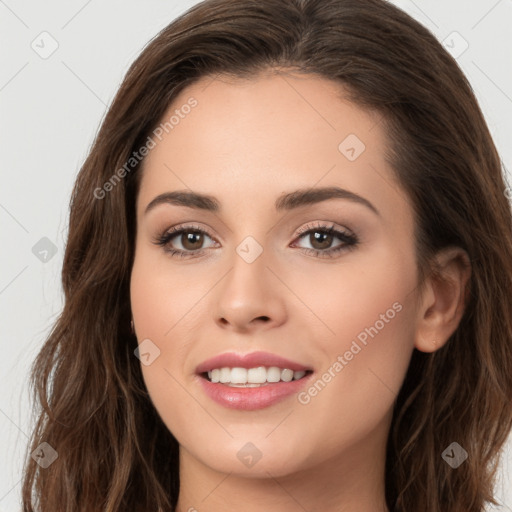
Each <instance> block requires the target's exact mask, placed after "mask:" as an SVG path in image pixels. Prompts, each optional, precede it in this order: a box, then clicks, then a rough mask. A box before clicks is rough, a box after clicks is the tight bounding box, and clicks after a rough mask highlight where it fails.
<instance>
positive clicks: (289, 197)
mask: <svg viewBox="0 0 512 512" xmlns="http://www.w3.org/2000/svg"><path fill="white" fill-rule="evenodd" d="M329 199H347V200H349V201H352V202H354V203H358V204H361V205H363V206H366V207H367V208H369V209H370V210H371V211H373V212H374V213H375V214H377V215H380V213H379V211H378V210H377V208H375V206H374V205H373V204H372V203H370V201H368V200H367V199H365V198H364V197H361V196H359V195H357V194H355V193H354V192H350V191H349V190H345V189H343V188H340V187H322V188H310V189H299V190H295V191H294V192H289V193H287V194H283V195H281V196H279V197H278V198H277V199H276V202H275V209H276V211H278V212H279V211H283V210H293V209H295V208H300V207H302V206H307V205H312V204H316V203H320V202H322V201H327V200H329ZM160 204H173V205H176V206H186V207H188V208H195V209H199V210H205V211H209V212H220V211H221V204H220V202H219V200H218V199H216V198H215V197H213V196H211V195H207V194H200V193H198V192H192V191H190V190H176V191H173V192H164V193H163V194H160V195H158V196H156V197H155V198H154V199H153V200H152V201H151V202H150V203H149V204H148V205H147V207H146V210H145V212H144V214H147V213H148V212H149V211H150V210H152V209H154V208H155V207H156V206H158V205H160Z"/></svg>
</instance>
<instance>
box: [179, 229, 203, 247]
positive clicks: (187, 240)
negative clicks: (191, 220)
mask: <svg viewBox="0 0 512 512" xmlns="http://www.w3.org/2000/svg"><path fill="white" fill-rule="evenodd" d="M202 236H203V235H202V233H187V234H185V243H183V242H182V243H183V247H185V248H186V249H190V250H192V251H193V250H194V249H196V248H197V247H195V246H194V237H199V238H198V239H196V240H195V242H196V243H195V245H196V246H197V245H199V246H201V245H202V242H203V239H202ZM198 241H199V244H197V242H198ZM189 243H192V246H191V247H188V246H187V244H189Z"/></svg>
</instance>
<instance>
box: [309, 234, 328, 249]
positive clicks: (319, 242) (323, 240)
mask: <svg viewBox="0 0 512 512" xmlns="http://www.w3.org/2000/svg"><path fill="white" fill-rule="evenodd" d="M333 238H334V237H333V236H332V235H331V234H329V233H325V232H322V231H312V232H311V233H310V234H309V240H310V243H311V245H312V247H313V249H318V250H324V249H329V248H330V246H331V244H332V241H333Z"/></svg>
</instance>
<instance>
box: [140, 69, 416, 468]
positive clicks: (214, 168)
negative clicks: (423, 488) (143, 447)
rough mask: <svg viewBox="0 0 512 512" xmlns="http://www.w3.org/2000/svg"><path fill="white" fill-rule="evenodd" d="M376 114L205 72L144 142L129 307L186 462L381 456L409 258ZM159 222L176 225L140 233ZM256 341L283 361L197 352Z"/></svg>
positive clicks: (314, 90) (400, 361)
mask: <svg viewBox="0 0 512 512" xmlns="http://www.w3.org/2000/svg"><path fill="white" fill-rule="evenodd" d="M171 116H174V117H171ZM380 121H381V119H380V116H379V115H377V114H375V115H373V114H370V113H368V112H366V111H363V110H361V109H360V108H358V107H356V106H354V105H353V104H351V103H349V102H348V101H346V100H343V99H342V97H341V88H340V87H339V86H338V85H336V84H334V83H332V82H330V81H327V80H325V79H322V78H317V77H313V76H304V75H294V76H291V75H283V76H279V75H272V76H270V75H268V76H261V77H258V78H254V79H253V80H251V81H241V80H237V81H233V80H231V81H228V80H227V79H222V78H217V79H215V80H212V79H211V78H208V79H203V80H201V81H200V82H198V83H196V84H194V85H193V86H190V87H189V88H187V89H185V90H184V91H182V92H181V94H180V95H179V97H178V98H177V99H176V101H175V103H174V104H173V106H172V108H169V110H168V112H167V114H166V116H165V119H163V120H162V123H165V122H167V125H166V126H164V125H161V126H160V127H159V128H157V130H155V132H153V135H152V141H150V142H149V141H148V146H149V147H150V148H151V149H150V152H149V154H148V156H147V157H146V160H145V164H144V170H143V177H142V182H141V188H140V193H139V195H138V199H137V206H136V208H137V237H136V252H135V261H134V265H133V271H132V276H131V305H132V311H133V318H134V323H135V330H136V334H137V338H138V342H139V345H140V346H139V350H140V353H141V354H142V355H141V360H142V362H141V368H142V372H143V376H144V380H145V383H146V385H147V388H148V391H149V394H150V396H151V399H152V401H153V404H154V406H155V408H156V409H157V411H158V413H159V414H160V416H161V418H162V420H163V421H164V422H165V424H166V425H167V427H168V428H169V430H170V431H171V432H172V434H173V435H174V436H175V437H176V439H177V440H178V442H179V443H180V445H181V454H182V457H187V458H188V460H190V461H192V460H193V461H194V464H196V465H197V464H199V465H203V467H204V466H207V467H208V468H211V469H212V470H215V471H222V472H226V473H228V472H230V473H235V474H240V475H243V474H245V475H249V474H250V475H253V476H260V477H265V476H267V472H269V473H271V474H272V475H273V476H284V475H287V474H291V473H293V472H296V471H298V470H302V469H306V468H313V467H315V466H320V465H322V464H323V465H324V466H323V467H327V466H326V463H327V461H335V460H337V461H338V462H339V460H340V459H343V460H345V461H346V462H349V461H351V462H352V463H355V461H356V460H360V459H361V457H362V458H364V457H374V456H375V452H376V451H378V452H379V455H381V456H382V458H383V455H384V453H383V447H384V445H385V441H386V439H387V435H388V430H389V425H390V422H391V414H392V407H393V403H394V400H395V398H396V395H397V393H398V391H399V389H400V387H401V384H402V381H403V378H404V376H405V373H406V370H407V367H408V364H409V361H410V357H411V354H412V350H413V347H414V338H415V332H416V322H417V309H416V307H415V306H414V303H415V298H416V293H417V289H416V287H417V269H416V264H415V253H414V240H413V230H414V223H413V214H412V209H411V206H410V203H409V202H408V199H407V197H406V195H405V193H404V192H403V190H402V189H401V188H400V187H399V186H398V184H397V183H396V181H395V180H394V177H393V173H392V170H391V168H390V166H389V164H388V163H387V162H386V160H385V152H386V150H387V146H388V144H389V142H388V141H387V140H386V139H385V136H384V131H383V130H384V128H383V124H382V123H381V122H380ZM324 189H330V192H333V191H334V190H335V189H339V190H338V192H336V193H335V194H330V193H326V192H324V191H323V190H324ZM176 191H180V192H182V193H183V195H182V196H180V197H181V199H176V198H175V199H174V200H172V198H171V197H167V199H165V196H161V195H162V194H169V193H174V192H176ZM319 191H322V192H319ZM327 192H329V190H327ZM190 194H201V195H207V196H209V200H199V199H197V198H196V199H194V198H193V197H192V196H191V195H190ZM159 196H160V200H157V201H156V202H154V203H152V202H153V201H154V200H155V198H157V197H159ZM185 198H188V199H187V201H186V204H185V201H184V199H185ZM213 198H214V199H213ZM148 205H151V206H150V207H149V208H148ZM214 205H216V208H213V206H214ZM276 206H277V208H276ZM331 227H332V228H333V229H334V230H335V232H333V233H329V232H328V231H326V230H329V228H331ZM171 229H174V230H176V229H180V230H181V229H184V230H186V232H185V233H181V234H172V233H171V234H170V235H169V236H168V237H167V239H166V240H165V239H164V243H166V245H159V244H157V243H155V242H156V240H158V239H159V238H161V237H165V235H166V233H168V232H169V230H171ZM170 250H175V251H176V254H175V255H172V254H171V253H170V252H169V251H170ZM254 352H265V353H269V354H271V355H274V356H277V357H281V358H285V359H287V360H289V361H291V362H288V363H285V362H282V361H275V360H272V358H271V357H270V358H269V357H268V354H267V357H266V358H265V357H263V358H259V357H256V358H255V359H253V360H247V361H245V364H244V362H243V361H237V360H236V359H235V360H224V361H222V360H221V361H216V362H213V363H211V364H209V363H208V360H210V359H211V358H214V357H217V356H219V355H225V354H235V355H239V356H242V355H246V354H251V353H254ZM205 362H206V365H205V366H204V365H203V363H205ZM292 362H293V363H295V365H296V366H295V367H293V364H292ZM201 365H203V367H202V368H201V367H200V366H201ZM244 367H245V369H242V370H240V368H244ZM261 367H264V368H266V369H268V368H270V367H274V369H273V370H270V371H267V370H265V369H261ZM220 368H238V369H237V370H234V371H232V370H220V371H217V369H220ZM247 368H249V369H250V368H259V369H256V370H251V371H247ZM275 368H279V369H278V370H276V369H275ZM300 368H304V369H305V370H309V372H308V373H306V375H304V377H303V378H302V379H298V380H293V381H292V382H283V381H281V382H277V383H276V382H272V383H268V384H266V385H263V386H260V387H256V386H254V387H240V383H241V382H244V380H245V379H246V378H247V376H249V377H250V380H251V381H253V382H254V381H255V382H256V383H257V382H258V381H259V382H261V381H263V380H265V381H266V382H268V380H271V381H272V380H276V379H284V381H286V380H288V379H289V378H290V376H291V372H283V371H282V370H285V369H288V370H290V369H291V370H294V369H295V371H300ZM208 369H211V370H213V369H215V370H216V371H215V372H213V373H212V378H213V380H217V379H222V380H224V381H225V380H226V379H231V381H232V385H231V386H230V385H228V384H227V383H226V382H224V383H222V382H216V383H214V382H207V381H206V380H205V377H204V375H203V376H201V375H199V374H198V372H200V371H201V370H205V371H207V370H208ZM311 371H312V373H311ZM293 375H294V377H297V378H299V377H301V375H302V373H297V374H295V373H294V374H293ZM276 376H277V377H276ZM259 379H261V380H259ZM237 382H238V383H239V384H238V386H233V384H236V383H237ZM337 467H339V465H338V466H337ZM352 467H353V468H355V467H356V466H355V465H354V464H352Z"/></svg>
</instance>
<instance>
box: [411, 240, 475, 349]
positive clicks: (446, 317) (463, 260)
mask: <svg viewBox="0 0 512 512" xmlns="http://www.w3.org/2000/svg"><path fill="white" fill-rule="evenodd" d="M434 265H435V267H434V270H433V272H432V273H431V274H430V275H429V276H428V277H427V278H426V279H427V282H426V283H425V287H424V291H423V297H422V301H421V307H420V308H419V310H418V318H417V326H416V335H415V340H414V346H415V348H417V349H418V350H420V351H421V352H434V351H436V350H438V349H439V348H441V347H442V346H444V345H445V344H446V342H447V341H448V339H449V338H450V336H451V335H452V334H453V333H454V332H455V331H456V329H457V327H458V326H459V323H460V321H461V319H462V316H463V314H464V311H465V306H466V303H467V289H468V284H469V279H470V276H471V264H470V261H469V257H468V255H467V253H466V251H464V250H463V249H461V248H460V247H449V248H446V249H443V250H442V251H440V252H439V253H437V254H436V256H435V261H434Z"/></svg>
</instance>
